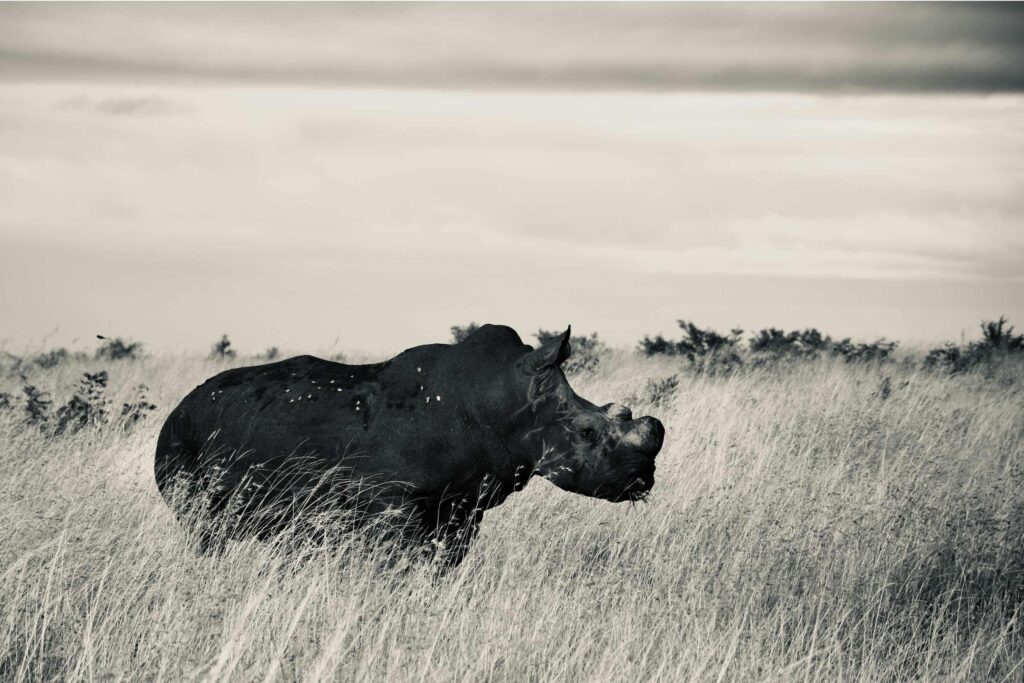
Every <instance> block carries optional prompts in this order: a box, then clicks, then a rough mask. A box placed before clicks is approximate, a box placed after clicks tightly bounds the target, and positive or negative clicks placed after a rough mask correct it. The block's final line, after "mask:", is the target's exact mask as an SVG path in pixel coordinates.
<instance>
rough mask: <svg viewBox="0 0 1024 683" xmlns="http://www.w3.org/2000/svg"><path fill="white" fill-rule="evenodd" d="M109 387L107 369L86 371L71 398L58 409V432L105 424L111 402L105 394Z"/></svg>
mask: <svg viewBox="0 0 1024 683" xmlns="http://www.w3.org/2000/svg"><path fill="white" fill-rule="evenodd" d="M106 388H107V371H106V370H100V371H99V372H92V373H89V372H87V373H85V374H84V375H82V380H81V382H80V383H79V385H78V391H76V392H75V394H74V396H72V397H71V400H70V401H68V402H67V403H65V404H64V405H62V406H61V407H60V408H59V409H58V410H57V416H56V417H57V424H56V426H55V427H54V432H55V433H56V434H64V433H71V434H73V433H75V432H77V431H80V430H82V429H84V428H85V427H95V426H99V425H102V424H105V423H106V422H107V420H108V406H109V402H108V401H107V397H106V396H105V395H104V394H105V392H106Z"/></svg>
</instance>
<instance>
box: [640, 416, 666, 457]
mask: <svg viewBox="0 0 1024 683" xmlns="http://www.w3.org/2000/svg"><path fill="white" fill-rule="evenodd" d="M644 419H645V420H649V421H650V422H649V425H650V434H651V441H652V443H651V450H652V451H653V453H652V454H651V457H654V456H655V455H657V454H658V451H660V450H661V445H662V444H663V443H664V442H665V425H663V424H661V420H659V419H657V418H654V417H647V418H644Z"/></svg>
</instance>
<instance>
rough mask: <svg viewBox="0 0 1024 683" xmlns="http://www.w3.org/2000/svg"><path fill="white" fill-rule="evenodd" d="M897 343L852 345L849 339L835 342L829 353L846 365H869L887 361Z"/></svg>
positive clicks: (878, 342) (881, 340)
mask: <svg viewBox="0 0 1024 683" xmlns="http://www.w3.org/2000/svg"><path fill="white" fill-rule="evenodd" d="M897 345H898V342H890V341H886V340H885V339H879V340H878V341H875V342H871V343H870V344H866V343H853V342H851V341H850V340H849V339H843V340H841V341H838V342H835V343H834V344H833V345H832V347H831V349H830V352H831V354H832V355H833V356H838V357H841V358H843V359H845V360H846V362H847V363H870V362H875V361H883V360H887V359H889V358H890V357H891V356H892V352H893V351H894V350H895V349H896V346H897Z"/></svg>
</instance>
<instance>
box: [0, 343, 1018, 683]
mask: <svg viewBox="0 0 1024 683" xmlns="http://www.w3.org/2000/svg"><path fill="white" fill-rule="evenodd" d="M100 367H104V368H107V369H108V370H109V371H110V392H111V394H112V396H113V397H114V398H116V399H120V398H121V397H122V396H125V397H126V396H128V393H129V390H130V389H131V388H132V387H133V386H134V385H136V384H138V383H145V384H147V385H148V386H149V387H151V391H150V397H151V399H152V401H153V402H154V403H156V404H157V405H158V406H159V408H158V410H157V411H156V412H155V413H154V414H153V416H152V417H150V418H149V419H147V420H146V421H145V422H143V423H142V424H141V425H140V426H139V427H138V428H137V429H135V430H133V431H131V432H128V433H125V432H123V431H121V430H118V429H115V428H112V427H107V428H101V429H87V430H84V431H81V432H79V433H77V434H74V435H64V436H56V437H54V436H51V437H46V436H44V435H43V434H42V433H40V431H39V430H38V429H35V428H31V427H26V426H24V425H23V424H22V423H21V419H22V414H21V413H20V412H17V411H14V410H7V411H6V412H0V679H3V680H15V681H22V680H33V681H35V680H80V679H87V680H97V679H100V680H118V679H130V680H166V681H177V680H193V679H203V680H238V681H250V680H255V681H259V680H274V679H283V680H300V679H301V680H321V679H331V678H336V679H341V680H354V681H357V680H439V679H440V680H450V679H452V680H460V681H482V680H499V681H500V680H531V681H534V680H536V681H540V680H601V681H606V680H607V681H619V680H622V681H627V680H628V681H632V680H647V679H653V680H744V681H746V680H750V681H761V680H814V679H817V680H823V679H824V680H840V679H841V680H863V681H883V680H909V679H932V680H940V679H941V680H952V681H958V680H963V681H968V680H971V681H974V680H980V679H989V680H1024V640H1022V637H1021V633H1020V629H1021V624H1020V621H1019V620H1020V617H1021V604H1022V599H1024V392H1022V387H1024V383H1022V382H1024V368H1022V367H1021V365H1020V364H1019V363H1018V364H1016V365H1006V366H1004V367H1002V368H1000V369H999V371H998V372H996V373H994V375H991V376H989V377H986V376H984V373H980V372H979V373H967V374H963V375H955V376H951V375H949V374H948V373H942V372H937V371H936V372H929V371H924V370H921V369H920V368H919V367H918V366H912V365H909V364H902V363H898V362H890V363H885V364H880V365H879V364H850V363H844V362H842V361H840V360H828V359H826V360H817V361H804V362H799V363H796V364H793V365H790V366H777V367H768V368H749V367H748V368H744V369H740V370H739V371H737V372H734V373H731V374H726V375H720V376H715V375H706V374H699V373H694V372H690V371H683V372H681V371H680V367H681V361H680V360H679V359H671V358H661V359H647V358H642V357H638V356H634V355H630V354H623V353H617V354H612V355H611V356H609V357H606V358H605V359H604V360H603V361H602V363H601V364H600V365H599V366H598V367H597V369H596V370H595V371H593V372H588V373H584V374H581V375H579V376H575V377H573V378H571V382H572V384H573V385H574V388H575V389H576V390H577V392H578V393H580V394H581V395H583V396H585V397H587V398H589V399H591V400H593V401H594V402H596V403H598V404H601V403H605V402H608V401H618V402H627V404H629V403H628V402H632V406H633V408H634V413H635V414H638V415H639V414H653V415H656V416H657V417H659V418H660V419H661V420H662V421H663V422H664V423H665V425H666V427H667V430H668V437H667V440H666V445H665V448H664V450H663V452H662V455H661V456H660V457H659V468H658V473H659V480H658V484H657V485H656V487H655V489H654V492H653V496H652V498H651V500H650V502H649V503H647V504H646V505H637V506H632V507H631V506H629V505H628V504H619V505H613V504H610V503H605V502H601V501H597V500H592V499H587V498H583V497H580V496H574V495H572V494H569V493H565V492H563V491H560V490H558V489H556V488H554V487H553V486H551V485H550V484H548V483H547V482H545V481H541V480H536V481H534V482H533V483H532V484H531V485H530V486H529V487H528V488H527V489H526V491H524V492H523V493H520V494H516V495H514V496H512V498H510V499H509V501H508V502H507V503H506V504H505V505H503V506H501V507H499V508H497V509H495V510H492V511H491V512H489V513H488V515H487V517H486V519H485V521H484V525H483V530H482V533H481V537H480V539H479V541H478V542H477V544H476V545H475V546H474V547H473V549H472V551H471V552H470V555H469V557H468V559H467V561H466V562H465V563H464V564H463V565H462V566H460V567H459V568H458V569H457V570H456V571H455V572H454V573H453V574H451V575H449V576H446V577H444V578H441V579H437V578H436V577H435V576H434V574H433V572H432V571H430V569H429V568H427V567H422V566H416V567H413V568H411V569H408V568H407V569H405V570H390V571H389V570H382V569H381V568H380V562H379V560H380V557H379V555H380V553H383V552H386V550H378V551H377V552H376V556H375V555H374V554H368V553H367V552H365V551H357V550H356V549H355V546H356V545H358V541H359V539H353V540H352V543H351V544H343V546H342V547H338V548H326V549H322V550H319V551H310V552H309V553H308V554H307V555H306V556H305V557H304V558H302V559H300V560H296V559H293V558H291V557H289V556H286V555H285V554H283V553H281V552H280V551H279V550H277V549H275V548H274V547H270V546H267V545H261V544H259V543H237V544H233V545H232V546H231V547H230V548H229V550H228V552H227V553H226V554H225V555H224V556H222V557H215V558H211V557H200V556H196V555H194V554H193V553H192V552H191V551H190V549H189V547H188V545H187V543H186V539H185V538H184V536H183V534H182V532H181V530H180V529H179V527H178V525H177V524H176V523H175V521H174V520H173V518H172V516H171V514H170V512H169V511H168V509H167V508H166V506H165V505H164V503H163V501H162V500H161V499H160V497H159V495H158V493H157V490H156V487H155V484H154V482H153V477H152V470H151V468H152V459H153V449H154V443H155V440H156V434H157V431H158V429H159V426H160V422H161V420H162V418H163V416H164V415H166V413H167V411H168V410H170V408H172V407H173V405H174V404H175V403H176V402H177V400H179V399H180V398H181V397H182V396H183V395H184V394H185V393H186V392H187V391H188V390H190V389H191V388H192V387H193V386H194V385H196V384H198V383H199V382H201V381H202V380H203V379H205V377H207V376H209V375H210V374H213V373H214V372H215V371H217V370H219V369H222V368H223V367H224V366H223V364H220V363H215V362H212V361H207V360H202V359H199V358H187V357H166V356H165V357H160V356H157V357H149V358H145V359H143V360H138V361H121V362H106V363H104V362H100V361H81V360H78V361H74V360H73V361H69V362H66V363H64V364H62V365H59V366H58V367H56V368H53V369H49V370H38V371H36V372H35V373H34V374H33V375H32V376H31V377H30V378H29V380H30V381H31V382H32V383H34V384H37V385H38V386H40V387H41V388H45V389H46V390H48V391H51V392H53V393H54V394H55V395H56V396H67V395H70V393H71V391H72V390H73V388H74V386H75V385H76V383H77V382H78V379H79V378H80V376H81V373H82V372H84V371H87V370H88V371H92V370H95V369H98V368H100ZM674 373H680V374H679V383H678V388H677V389H676V391H675V392H674V393H673V392H661V395H654V393H652V391H651V390H650V387H649V385H648V381H650V380H658V379H662V378H665V377H667V376H670V375H672V374H674ZM4 382H6V386H0V389H6V390H8V391H11V392H12V393H13V392H14V391H17V390H18V380H17V379H16V378H8V379H6V380H4ZM655 393H657V392H655ZM117 405H120V403H119V402H118V403H117Z"/></svg>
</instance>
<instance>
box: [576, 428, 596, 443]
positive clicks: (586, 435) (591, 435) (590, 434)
mask: <svg viewBox="0 0 1024 683" xmlns="http://www.w3.org/2000/svg"><path fill="white" fill-rule="evenodd" d="M580 438H582V439H583V440H585V441H589V442H590V443H593V442H594V441H595V440H596V439H597V432H595V431H594V430H593V429H591V428H590V427H584V428H583V429H581V430H580Z"/></svg>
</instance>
